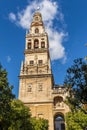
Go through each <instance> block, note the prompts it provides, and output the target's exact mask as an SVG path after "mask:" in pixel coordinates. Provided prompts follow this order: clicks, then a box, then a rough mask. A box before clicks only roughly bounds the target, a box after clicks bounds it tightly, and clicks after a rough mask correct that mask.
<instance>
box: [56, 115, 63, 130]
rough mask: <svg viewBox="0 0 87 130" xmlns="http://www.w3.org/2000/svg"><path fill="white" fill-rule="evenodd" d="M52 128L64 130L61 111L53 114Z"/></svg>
mask: <svg viewBox="0 0 87 130" xmlns="http://www.w3.org/2000/svg"><path fill="white" fill-rule="evenodd" d="M54 130H65V120H64V115H63V114H61V113H57V114H56V115H55V116H54Z"/></svg>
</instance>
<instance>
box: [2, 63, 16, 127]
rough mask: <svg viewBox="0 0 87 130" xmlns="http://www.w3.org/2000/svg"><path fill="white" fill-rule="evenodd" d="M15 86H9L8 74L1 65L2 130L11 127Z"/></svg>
mask: <svg viewBox="0 0 87 130" xmlns="http://www.w3.org/2000/svg"><path fill="white" fill-rule="evenodd" d="M12 88H13V86H9V83H8V78H7V72H6V70H5V69H3V68H2V66H1V65H0V130H3V129H4V130H7V128H8V126H9V125H10V120H9V117H10V112H11V101H12V100H13V99H14V97H15V96H14V95H13V94H12Z"/></svg>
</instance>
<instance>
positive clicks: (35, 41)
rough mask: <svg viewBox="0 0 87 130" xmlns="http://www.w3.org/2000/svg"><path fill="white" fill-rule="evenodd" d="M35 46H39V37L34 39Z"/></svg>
mask: <svg viewBox="0 0 87 130" xmlns="http://www.w3.org/2000/svg"><path fill="white" fill-rule="evenodd" d="M34 48H35V49H37V48H39V40H38V39H35V40H34Z"/></svg>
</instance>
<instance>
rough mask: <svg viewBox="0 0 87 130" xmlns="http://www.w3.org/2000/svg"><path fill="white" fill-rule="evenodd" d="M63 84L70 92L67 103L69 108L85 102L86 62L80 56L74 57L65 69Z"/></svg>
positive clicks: (86, 100)
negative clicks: (71, 63)
mask: <svg viewBox="0 0 87 130" xmlns="http://www.w3.org/2000/svg"><path fill="white" fill-rule="evenodd" d="M64 84H65V86H67V88H68V91H69V94H70V97H68V103H69V104H70V105H71V108H73V107H74V108H76V107H80V106H81V104H83V103H87V64H86V63H85V62H84V61H83V60H82V59H81V58H79V59H75V60H74V64H73V65H72V66H71V67H70V68H68V69H67V74H66V78H65V81H64Z"/></svg>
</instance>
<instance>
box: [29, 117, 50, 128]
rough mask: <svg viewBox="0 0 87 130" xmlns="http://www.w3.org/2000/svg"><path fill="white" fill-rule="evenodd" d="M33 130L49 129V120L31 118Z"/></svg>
mask: <svg viewBox="0 0 87 130" xmlns="http://www.w3.org/2000/svg"><path fill="white" fill-rule="evenodd" d="M31 124H32V130H48V120H46V119H42V118H39V119H36V118H34V117H32V118H31Z"/></svg>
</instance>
